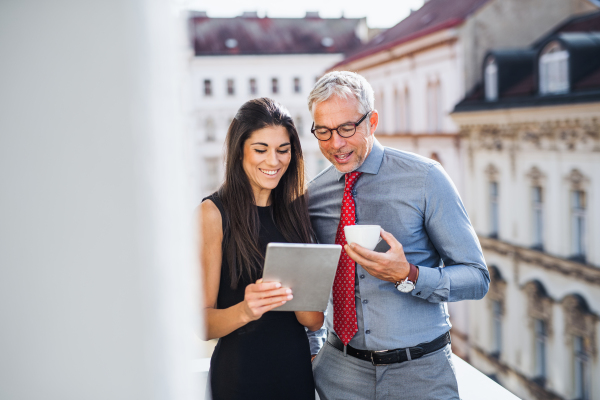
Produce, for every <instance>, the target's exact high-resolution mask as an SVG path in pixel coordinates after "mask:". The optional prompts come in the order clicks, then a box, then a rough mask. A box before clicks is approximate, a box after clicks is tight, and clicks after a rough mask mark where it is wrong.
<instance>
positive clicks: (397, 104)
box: [394, 89, 404, 132]
mask: <svg viewBox="0 0 600 400" xmlns="http://www.w3.org/2000/svg"><path fill="white" fill-rule="evenodd" d="M403 111H404V109H403V107H402V92H400V90H398V89H396V90H395V91H394V114H396V120H395V122H396V123H395V124H394V131H395V132H402V128H403V126H402V122H403V119H404V118H403V115H402V113H403Z"/></svg>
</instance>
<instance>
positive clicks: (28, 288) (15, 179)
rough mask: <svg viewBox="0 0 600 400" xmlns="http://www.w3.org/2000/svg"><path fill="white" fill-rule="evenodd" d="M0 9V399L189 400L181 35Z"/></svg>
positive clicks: (148, 4) (91, 18)
mask: <svg viewBox="0 0 600 400" xmlns="http://www.w3.org/2000/svg"><path fill="white" fill-rule="evenodd" d="M173 5H174V4H170V3H169V2H162V1H156V0H151V1H139V0H126V1H123V0H105V1H96V2H81V1H75V0H64V1H61V2H39V1H30V0H22V1H7V2H2V3H0V52H1V54H2V68H1V74H0V86H1V87H2V90H1V91H0V114H1V115H0V135H1V136H0V187H1V188H2V189H1V190H2V196H0V221H2V222H1V223H0V269H1V274H0V275H1V278H0V319H1V320H2V340H1V341H0V354H2V356H1V357H2V361H1V362H0V398H1V399H7V400H8V399H46V400H70V399H73V400H79V399H86V400H95V399H98V400H105V399H113V400H120V399H123V400H134V399H139V400H152V399H181V400H187V399H190V400H191V399H198V398H201V397H202V393H198V390H196V389H195V385H196V383H195V382H194V381H193V376H192V371H191V370H190V364H189V361H190V360H191V359H192V358H195V357H196V355H195V354H194V347H193V337H194V331H195V330H196V329H197V326H196V325H197V321H196V320H195V316H197V315H198V312H197V305H196V298H197V293H196V292H195V287H196V282H197V278H196V273H195V266H194V262H193V261H194V259H195V258H194V256H193V255H192V237H193V235H192V230H191V229H190V228H191V221H192V216H191V214H192V210H193V208H192V204H191V201H190V197H189V196H188V190H187V188H188V187H189V186H190V185H191V184H192V182H191V173H190V171H189V163H188V161H189V157H187V155H186V151H185V148H186V146H185V144H186V141H187V139H186V137H185V131H184V129H183V126H184V125H183V123H182V110H183V108H184V105H183V104H180V103H179V102H178V101H179V100H180V99H181V98H182V97H184V96H181V94H182V93H181V92H180V88H181V86H183V85H184V83H185V75H184V74H183V73H182V72H183V67H182V65H183V64H180V63H177V60H182V61H183V59H184V54H183V53H181V52H183V51H184V49H185V41H184V33H185V23H184V20H181V19H180V18H179V17H178V14H177V13H176V12H175V7H173Z"/></svg>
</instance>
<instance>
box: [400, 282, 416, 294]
mask: <svg viewBox="0 0 600 400" xmlns="http://www.w3.org/2000/svg"><path fill="white" fill-rule="evenodd" d="M396 288H397V289H398V290H399V291H400V292H402V293H410V292H412V291H413V290H414V288H415V284H414V283H412V282H411V281H409V280H408V279H406V280H404V281H402V282H400V284H399V285H398V286H396Z"/></svg>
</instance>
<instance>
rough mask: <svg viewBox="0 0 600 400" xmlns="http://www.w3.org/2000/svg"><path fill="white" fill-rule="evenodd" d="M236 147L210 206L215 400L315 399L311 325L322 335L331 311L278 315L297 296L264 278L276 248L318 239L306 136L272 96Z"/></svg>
mask: <svg viewBox="0 0 600 400" xmlns="http://www.w3.org/2000/svg"><path fill="white" fill-rule="evenodd" d="M226 143H227V160H226V173H225V182H224V183H223V185H222V186H221V188H220V189H219V190H218V191H217V192H216V193H214V194H213V195H211V196H209V197H207V198H206V199H204V200H203V202H202V204H201V206H200V224H201V231H202V245H201V247H202V258H201V263H202V272H203V278H204V279H203V284H204V301H205V303H204V304H205V307H206V309H205V312H206V314H205V321H206V331H207V332H206V335H207V339H212V338H219V342H218V344H217V346H216V348H215V351H214V354H213V357H212V359H211V369H210V375H211V377H210V383H211V389H212V395H213V399H214V400H219V399H227V400H230V399H314V393H315V391H314V382H313V377H312V368H311V362H310V361H311V360H310V357H311V355H310V349H309V345H308V338H307V336H306V332H305V329H304V327H307V328H308V329H310V330H317V329H319V328H320V327H321V326H322V324H323V313H320V312H283V311H275V312H270V311H271V310H273V309H275V308H277V307H279V306H281V305H282V304H284V303H285V302H286V301H288V300H291V299H292V296H293V294H292V293H291V290H290V289H288V288H283V287H281V284H279V283H277V282H262V280H261V279H260V278H261V276H262V266H263V262H264V256H265V251H266V246H267V243H269V242H303V243H308V242H311V239H312V229H311V226H310V220H309V217H308V210H307V206H306V200H305V198H304V197H303V191H304V161H303V159H302V149H301V147H300V141H299V139H298V133H297V132H296V128H295V127H294V123H293V121H292V119H291V117H290V115H289V113H288V111H287V110H286V109H285V108H283V107H282V106H281V105H279V104H278V103H276V102H274V101H273V100H270V99H267V98H262V99H256V100H251V101H248V102H247V103H245V104H244V105H243V106H242V107H241V108H240V109H239V110H238V113H237V115H236V116H235V118H234V119H233V121H232V122H231V125H230V126H229V131H228V132H227V139H226Z"/></svg>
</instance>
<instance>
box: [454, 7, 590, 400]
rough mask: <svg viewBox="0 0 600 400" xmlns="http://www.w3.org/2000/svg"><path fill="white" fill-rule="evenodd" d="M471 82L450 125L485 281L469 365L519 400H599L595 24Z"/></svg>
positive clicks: (498, 54)
mask: <svg viewBox="0 0 600 400" xmlns="http://www.w3.org/2000/svg"><path fill="white" fill-rule="evenodd" d="M480 70H481V71H483V75H484V79H483V84H482V85H479V86H477V87H476V88H475V90H474V91H473V92H472V93H470V94H469V95H468V96H467V97H466V98H465V99H464V100H463V101H461V102H460V103H459V104H458V105H457V106H456V108H455V110H454V112H453V114H452V117H453V119H454V121H455V122H456V124H457V125H458V126H459V127H460V132H461V133H460V134H461V151H462V152H463V154H465V155H466V158H465V164H464V171H465V177H466V179H465V191H464V196H465V199H466V203H467V209H468V212H469V215H470V217H471V220H472V222H473V226H474V227H475V230H476V231H477V233H478V234H479V237H480V240H481V244H482V247H483V250H484V254H485V258H486V261H487V263H488V266H489V268H490V275H491V285H490V291H489V293H488V295H487V296H486V298H485V299H484V301H481V302H472V303H471V304H470V309H469V315H470V327H469V331H468V338H469V361H470V363H471V364H472V365H474V366H475V367H476V368H478V369H480V370H481V371H483V372H484V373H486V374H488V375H490V376H493V377H495V379H496V380H497V381H498V382H499V383H501V384H502V385H504V386H505V387H507V388H508V389H509V390H511V391H512V392H514V393H515V394H517V395H518V396H519V397H521V398H523V399H581V400H591V399H600V380H598V379H597V378H598V377H599V376H600V361H599V357H598V348H599V345H600V330H599V327H600V326H599V315H600V197H599V196H600V12H595V13H591V14H586V15H583V16H578V17H574V18H572V19H570V20H567V21H566V22H565V23H563V24H560V25H559V26H558V27H557V28H555V29H554V30H552V31H551V32H550V33H549V34H547V35H545V36H543V37H542V38H541V39H539V40H537V41H536V42H535V43H534V45H533V46H531V47H528V48H522V49H515V50H510V51H508V50H492V51H489V52H488V53H487V54H486V55H485V57H484V59H483V62H482V63H481V66H480Z"/></svg>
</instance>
